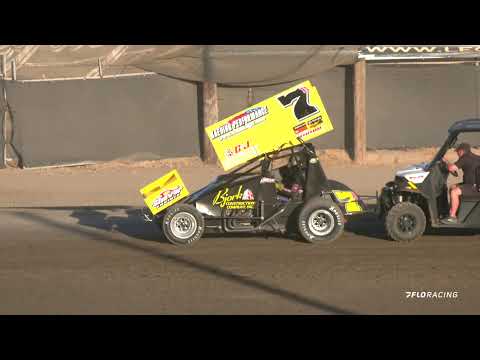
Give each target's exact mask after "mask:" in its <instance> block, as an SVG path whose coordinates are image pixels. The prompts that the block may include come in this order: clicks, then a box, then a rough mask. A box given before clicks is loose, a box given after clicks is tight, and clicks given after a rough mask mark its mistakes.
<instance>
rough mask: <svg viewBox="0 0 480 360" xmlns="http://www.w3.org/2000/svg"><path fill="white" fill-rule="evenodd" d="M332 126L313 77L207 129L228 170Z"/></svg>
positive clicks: (221, 160)
mask: <svg viewBox="0 0 480 360" xmlns="http://www.w3.org/2000/svg"><path fill="white" fill-rule="evenodd" d="M332 130H333V125H332V123H331V121H330V118H329V116H328V114H327V111H326V109H325V106H324V105H323V102H322V99H321V98H320V95H319V93H318V91H317V89H316V88H315V87H314V86H313V85H312V84H311V82H310V81H305V82H303V83H301V84H298V85H296V86H294V87H291V88H289V89H287V90H284V91H282V92H281V93H279V94H276V95H274V96H272V97H270V98H268V99H266V100H263V101H261V102H259V103H257V104H255V105H253V106H250V107H248V108H246V109H244V110H242V111H240V112H238V113H236V114H234V115H231V116H229V117H227V118H226V119H224V120H222V121H219V122H217V123H215V124H213V125H211V126H209V127H207V128H206V129H205V131H206V132H207V135H208V137H209V139H210V141H211V143H212V145H213V148H214V149H215V152H216V154H217V156H218V158H219V160H220V162H221V164H222V166H223V168H224V170H230V169H232V168H234V167H236V166H238V165H241V164H244V163H246V162H247V161H249V160H251V159H253V158H255V157H257V156H259V155H262V154H265V153H269V152H272V151H275V150H276V149H278V148H279V147H281V146H282V145H284V144H289V145H297V144H300V141H308V140H310V139H313V138H315V137H318V136H321V135H324V134H326V133H328V132H330V131H332ZM299 139H300V140H299Z"/></svg>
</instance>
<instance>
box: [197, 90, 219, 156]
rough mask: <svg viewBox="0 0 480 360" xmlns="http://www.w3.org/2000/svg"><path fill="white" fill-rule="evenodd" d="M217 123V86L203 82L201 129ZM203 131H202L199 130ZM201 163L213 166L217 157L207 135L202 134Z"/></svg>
mask: <svg viewBox="0 0 480 360" xmlns="http://www.w3.org/2000/svg"><path fill="white" fill-rule="evenodd" d="M217 121H218V91H217V84H216V83H214V82H211V81H204V82H203V127H204V128H206V127H207V126H210V125H212V124H214V123H216V122H217ZM201 130H203V129H201ZM202 134H203V136H202V153H203V161H204V162H205V163H207V164H215V163H216V159H217V155H216V154H215V150H214V149H213V146H212V145H211V143H210V139H209V138H208V136H207V134H205V133H202Z"/></svg>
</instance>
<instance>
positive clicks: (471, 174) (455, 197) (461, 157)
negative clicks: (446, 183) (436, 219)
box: [442, 143, 480, 224]
mask: <svg viewBox="0 0 480 360" xmlns="http://www.w3.org/2000/svg"><path fill="white" fill-rule="evenodd" d="M455 151H456V153H457V155H458V160H457V161H456V162H455V163H454V164H451V163H449V162H448V161H447V160H446V159H445V157H444V158H443V161H444V162H445V163H446V166H447V168H448V171H449V172H450V173H451V174H454V175H456V174H457V172H458V170H459V169H462V171H463V183H461V184H455V185H452V187H451V188H450V216H448V217H447V218H445V219H442V223H444V224H457V223H458V219H457V211H458V207H459V206H460V196H461V195H478V194H479V191H478V186H479V185H480V184H476V183H475V182H476V181H475V170H476V168H477V167H478V166H480V156H478V155H475V154H474V153H472V151H471V148H470V144H467V143H461V144H460V145H458V146H457V147H456V148H455Z"/></svg>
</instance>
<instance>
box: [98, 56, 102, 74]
mask: <svg viewBox="0 0 480 360" xmlns="http://www.w3.org/2000/svg"><path fill="white" fill-rule="evenodd" d="M98 75H100V78H102V79H103V67H102V59H101V58H98Z"/></svg>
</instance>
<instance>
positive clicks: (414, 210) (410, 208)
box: [385, 202, 427, 242]
mask: <svg viewBox="0 0 480 360" xmlns="http://www.w3.org/2000/svg"><path fill="white" fill-rule="evenodd" d="M426 223H427V220H426V218H425V213H424V212H423V210H422V209H421V208H420V207H419V206H418V205H415V204H413V203H410V202H403V203H400V204H397V205H395V206H394V207H392V208H391V209H390V211H389V212H388V214H387V216H386V218H385V227H386V229H387V233H388V236H389V237H390V238H391V239H393V240H395V241H404V242H406V241H412V240H416V239H418V238H419V237H420V236H422V235H423V233H424V232H425V227H426Z"/></svg>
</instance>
